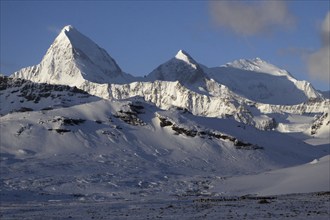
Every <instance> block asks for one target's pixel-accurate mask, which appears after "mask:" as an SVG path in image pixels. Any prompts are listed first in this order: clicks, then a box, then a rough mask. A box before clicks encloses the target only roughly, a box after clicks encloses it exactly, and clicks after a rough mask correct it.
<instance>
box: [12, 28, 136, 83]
mask: <svg viewBox="0 0 330 220" xmlns="http://www.w3.org/2000/svg"><path fill="white" fill-rule="evenodd" d="M13 76H14V77H18V78H24V79H28V80H31V81H34V82H42V83H50V84H62V85H69V86H77V87H80V86H81V85H82V84H84V83H85V82H86V81H88V82H93V83H125V82H128V81H129V80H130V79H131V78H132V77H131V76H129V75H128V74H125V73H123V72H122V70H121V69H120V67H119V66H118V65H117V63H116V62H115V61H114V60H113V59H112V58H111V57H110V56H109V54H108V53H107V52H106V51H105V50H104V49H102V48H100V47H99V46H98V45H97V44H95V43H94V42H93V41H92V40H90V39H89V38H87V37H86V36H84V35H83V34H81V33H80V32H79V31H78V30H76V29H75V28H73V27H72V26H66V27H64V28H63V29H62V31H61V32H60V34H59V35H58V36H57V38H56V39H55V41H54V42H53V44H52V45H51V46H50V48H49V49H48V51H47V53H46V55H45V56H44V57H43V59H42V61H41V63H40V64H38V65H36V66H32V67H27V68H24V69H21V70H19V71H18V72H15V73H14V74H13Z"/></svg>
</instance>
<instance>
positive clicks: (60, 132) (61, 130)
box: [48, 128, 71, 134]
mask: <svg viewBox="0 0 330 220" xmlns="http://www.w3.org/2000/svg"><path fill="white" fill-rule="evenodd" d="M48 131H56V132H57V133H59V134H63V133H67V132H71V130H69V129H63V128H50V129H48Z"/></svg>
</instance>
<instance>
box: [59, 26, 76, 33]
mask: <svg viewBox="0 0 330 220" xmlns="http://www.w3.org/2000/svg"><path fill="white" fill-rule="evenodd" d="M73 29H75V28H74V27H73V26H72V25H67V26H64V27H63V29H62V31H61V32H63V31H71V30H73Z"/></svg>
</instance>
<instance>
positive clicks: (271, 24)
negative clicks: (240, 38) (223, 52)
mask: <svg viewBox="0 0 330 220" xmlns="http://www.w3.org/2000/svg"><path fill="white" fill-rule="evenodd" d="M209 12H210V15H211V17H212V19H213V21H214V23H215V24H216V25H217V26H219V27H220V28H228V29H230V30H232V31H233V32H235V33H237V34H240V35H245V36H253V35H258V34H265V33H267V34H268V33H271V32H273V31H275V30H276V29H278V28H283V27H285V28H289V27H292V26H294V24H295V19H294V16H293V15H292V14H291V13H290V12H289V10H288V8H287V5H286V2H284V1H260V2H240V1H211V2H210V3H209Z"/></svg>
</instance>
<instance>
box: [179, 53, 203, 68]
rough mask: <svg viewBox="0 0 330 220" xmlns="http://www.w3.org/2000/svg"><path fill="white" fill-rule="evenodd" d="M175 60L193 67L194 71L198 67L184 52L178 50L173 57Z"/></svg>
mask: <svg viewBox="0 0 330 220" xmlns="http://www.w3.org/2000/svg"><path fill="white" fill-rule="evenodd" d="M175 59H176V60H181V61H184V62H185V63H187V64H189V65H191V66H193V67H194V68H195V69H196V68H197V66H198V63H197V62H196V61H195V60H194V59H193V58H192V57H191V56H190V55H189V54H188V53H187V52H186V51H184V50H179V51H178V53H177V54H176V55H175Z"/></svg>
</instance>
